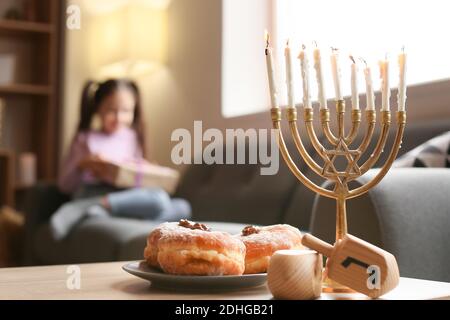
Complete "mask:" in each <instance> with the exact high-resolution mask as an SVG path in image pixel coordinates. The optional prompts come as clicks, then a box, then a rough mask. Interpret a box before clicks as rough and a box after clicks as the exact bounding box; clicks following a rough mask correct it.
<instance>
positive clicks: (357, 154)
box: [271, 100, 406, 241]
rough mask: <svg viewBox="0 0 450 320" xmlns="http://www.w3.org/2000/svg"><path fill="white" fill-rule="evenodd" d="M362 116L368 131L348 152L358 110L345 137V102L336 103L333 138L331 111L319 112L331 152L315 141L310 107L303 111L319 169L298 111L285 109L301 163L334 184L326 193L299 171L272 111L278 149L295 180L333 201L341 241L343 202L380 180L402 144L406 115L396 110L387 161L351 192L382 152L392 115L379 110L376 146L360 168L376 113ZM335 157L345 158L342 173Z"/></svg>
mask: <svg viewBox="0 0 450 320" xmlns="http://www.w3.org/2000/svg"><path fill="white" fill-rule="evenodd" d="M365 113H366V114H365V115H366V120H367V130H366V132H365V135H364V137H363V139H362V141H361V143H360V145H359V146H358V148H356V149H350V144H352V143H353V141H354V139H355V138H356V136H357V135H358V131H359V127H360V124H361V111H360V110H352V113H351V122H352V125H351V129H350V131H349V133H348V134H345V128H344V116H345V102H344V100H338V101H336V116H337V135H335V134H334V133H333V132H332V130H331V126H330V111H329V110H328V109H321V110H320V125H321V128H322V130H323V133H324V137H325V138H326V140H327V141H328V142H329V144H330V145H331V146H332V147H331V148H330V149H326V148H325V147H324V146H323V144H322V143H321V142H320V140H319V139H318V137H317V135H316V132H315V129H314V125H313V115H314V111H313V108H304V114H303V117H304V123H305V128H306V131H307V135H308V138H309V139H310V141H311V144H312V146H313V148H314V150H315V151H316V152H317V153H318V154H319V156H320V157H321V158H322V159H323V161H324V165H323V167H321V166H320V165H319V164H318V163H317V162H316V161H315V160H314V159H313V157H312V156H311V155H310V154H309V153H308V151H307V150H306V148H305V146H304V144H303V142H302V138H301V136H300V133H299V130H298V125H297V109H296V108H292V107H289V108H287V109H286V118H287V121H288V124H289V129H290V132H291V135H292V137H293V140H294V143H295V146H296V148H297V149H298V151H299V153H300V155H301V157H302V158H303V160H304V161H305V162H306V164H307V165H308V166H309V168H311V170H312V171H313V172H315V173H316V174H318V175H319V176H321V177H322V178H324V179H328V180H330V181H332V182H333V183H334V188H333V190H328V189H325V188H323V187H321V186H319V185H317V184H315V183H314V182H312V181H311V180H310V179H309V178H308V177H306V176H305V175H304V174H303V173H302V172H301V171H300V170H299V169H298V167H297V165H296V164H295V162H294V161H293V160H292V158H291V155H290V153H289V150H288V149H287V147H286V144H285V140H284V137H283V133H282V131H281V119H282V117H281V110H280V108H277V107H275V108H272V109H271V115H272V123H273V127H274V129H276V131H277V135H278V137H277V141H278V146H279V149H280V151H281V154H282V156H283V159H284V161H285V162H286V164H287V165H288V167H289V169H290V170H291V171H292V173H293V174H294V175H295V176H296V177H297V178H298V180H300V181H301V182H302V183H303V184H304V185H305V186H307V187H308V188H309V189H311V190H312V191H314V192H316V193H318V194H320V195H321V196H324V197H328V198H332V199H335V200H336V241H337V240H339V239H342V238H343V237H344V236H345V234H346V233H347V216H346V200H348V199H352V198H355V197H358V196H360V195H362V194H364V193H365V192H367V191H368V190H369V189H371V188H373V187H374V186H375V185H377V184H378V183H379V182H380V181H381V180H382V179H383V177H384V176H385V175H386V174H387V172H388V171H389V169H390V167H391V166H392V163H393V162H394V160H395V158H396V157H397V153H398V150H399V148H400V145H401V143H402V137H403V132H404V129H405V125H406V112H405V111H397V117H396V122H397V132H396V136H395V141H394V143H393V146H392V148H391V151H390V153H389V156H388V158H387V160H386V161H385V163H384V164H383V166H382V167H381V169H380V171H379V172H378V173H377V174H376V175H375V177H374V178H373V179H371V180H370V181H369V182H368V183H366V184H364V185H362V186H360V187H357V188H355V189H353V190H350V188H349V186H348V183H349V182H350V181H352V180H355V179H357V178H358V177H360V176H362V175H363V174H365V173H366V172H367V171H368V170H369V169H371V168H372V167H373V166H374V165H375V163H376V162H377V161H378V159H379V157H380V155H381V153H382V152H383V151H384V148H385V144H386V141H387V138H388V134H389V128H390V125H391V112H390V111H385V110H382V111H380V116H381V133H380V135H379V137H378V141H377V144H376V146H375V149H374V150H373V152H372V153H371V154H370V157H369V158H368V159H367V160H366V161H365V162H364V163H363V164H362V165H359V164H358V160H359V159H360V158H361V156H362V155H363V154H364V153H365V152H366V151H367V149H368V147H369V144H370V142H371V140H372V138H373V134H374V131H375V125H376V111H375V110H366V111H365ZM337 156H344V157H345V158H346V159H347V162H348V165H347V167H346V169H345V171H338V170H337V169H336V167H335V164H334V161H335V159H336V157H337Z"/></svg>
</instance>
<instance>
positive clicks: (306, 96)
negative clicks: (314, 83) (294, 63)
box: [298, 46, 312, 109]
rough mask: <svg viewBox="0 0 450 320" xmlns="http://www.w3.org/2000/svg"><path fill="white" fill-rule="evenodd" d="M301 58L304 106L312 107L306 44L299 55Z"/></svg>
mask: <svg viewBox="0 0 450 320" xmlns="http://www.w3.org/2000/svg"><path fill="white" fill-rule="evenodd" d="M298 58H299V59H300V66H301V71H302V83H303V107H304V108H308V109H311V108H312V106H311V96H310V90H309V89H310V88H309V64H308V57H307V56H306V52H305V46H303V48H302V50H301V51H300V54H299V55H298Z"/></svg>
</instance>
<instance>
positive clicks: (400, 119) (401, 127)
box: [347, 111, 406, 199]
mask: <svg viewBox="0 0 450 320" xmlns="http://www.w3.org/2000/svg"><path fill="white" fill-rule="evenodd" d="M405 126H406V112H405V111H398V112H397V133H396V135H395V140H394V144H393V146H392V148H391V152H390V154H389V157H388V158H387V160H386V162H385V164H384V165H383V167H382V168H381V169H380V171H379V172H378V174H377V175H376V176H375V177H374V178H373V179H372V180H371V181H369V182H368V183H366V184H365V185H363V186H361V187H359V188H356V189H354V190H351V191H349V194H348V196H347V199H352V198H355V197H358V196H360V195H362V194H364V193H366V192H367V191H369V190H370V189H371V188H373V187H375V186H376V185H377V184H378V183H379V182H380V181H381V180H382V179H383V178H384V176H385V175H386V174H387V173H388V172H389V169H390V168H391V166H392V164H393V163H394V160H395V158H397V154H398V151H399V149H400V146H401V144H402V139H403V133H404V131H405Z"/></svg>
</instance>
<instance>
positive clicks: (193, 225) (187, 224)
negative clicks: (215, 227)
mask: <svg viewBox="0 0 450 320" xmlns="http://www.w3.org/2000/svg"><path fill="white" fill-rule="evenodd" d="M178 225H179V226H180V227H185V228H189V229H192V230H195V229H198V230H203V231H211V230H210V229H209V227H208V226H207V225H204V224H203V223H198V222H195V223H194V222H192V221H189V220H187V219H181V220H180V222H179V223H178Z"/></svg>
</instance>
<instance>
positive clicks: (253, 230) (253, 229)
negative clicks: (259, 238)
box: [242, 226, 260, 237]
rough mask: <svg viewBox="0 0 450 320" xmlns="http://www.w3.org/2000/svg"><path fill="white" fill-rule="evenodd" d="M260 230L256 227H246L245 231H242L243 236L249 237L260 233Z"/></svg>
mask: <svg viewBox="0 0 450 320" xmlns="http://www.w3.org/2000/svg"><path fill="white" fill-rule="evenodd" d="M259 231H260V228H258V227H255V226H246V227H245V228H244V229H242V235H243V236H244V237H245V236H249V235H251V234H254V233H259Z"/></svg>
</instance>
